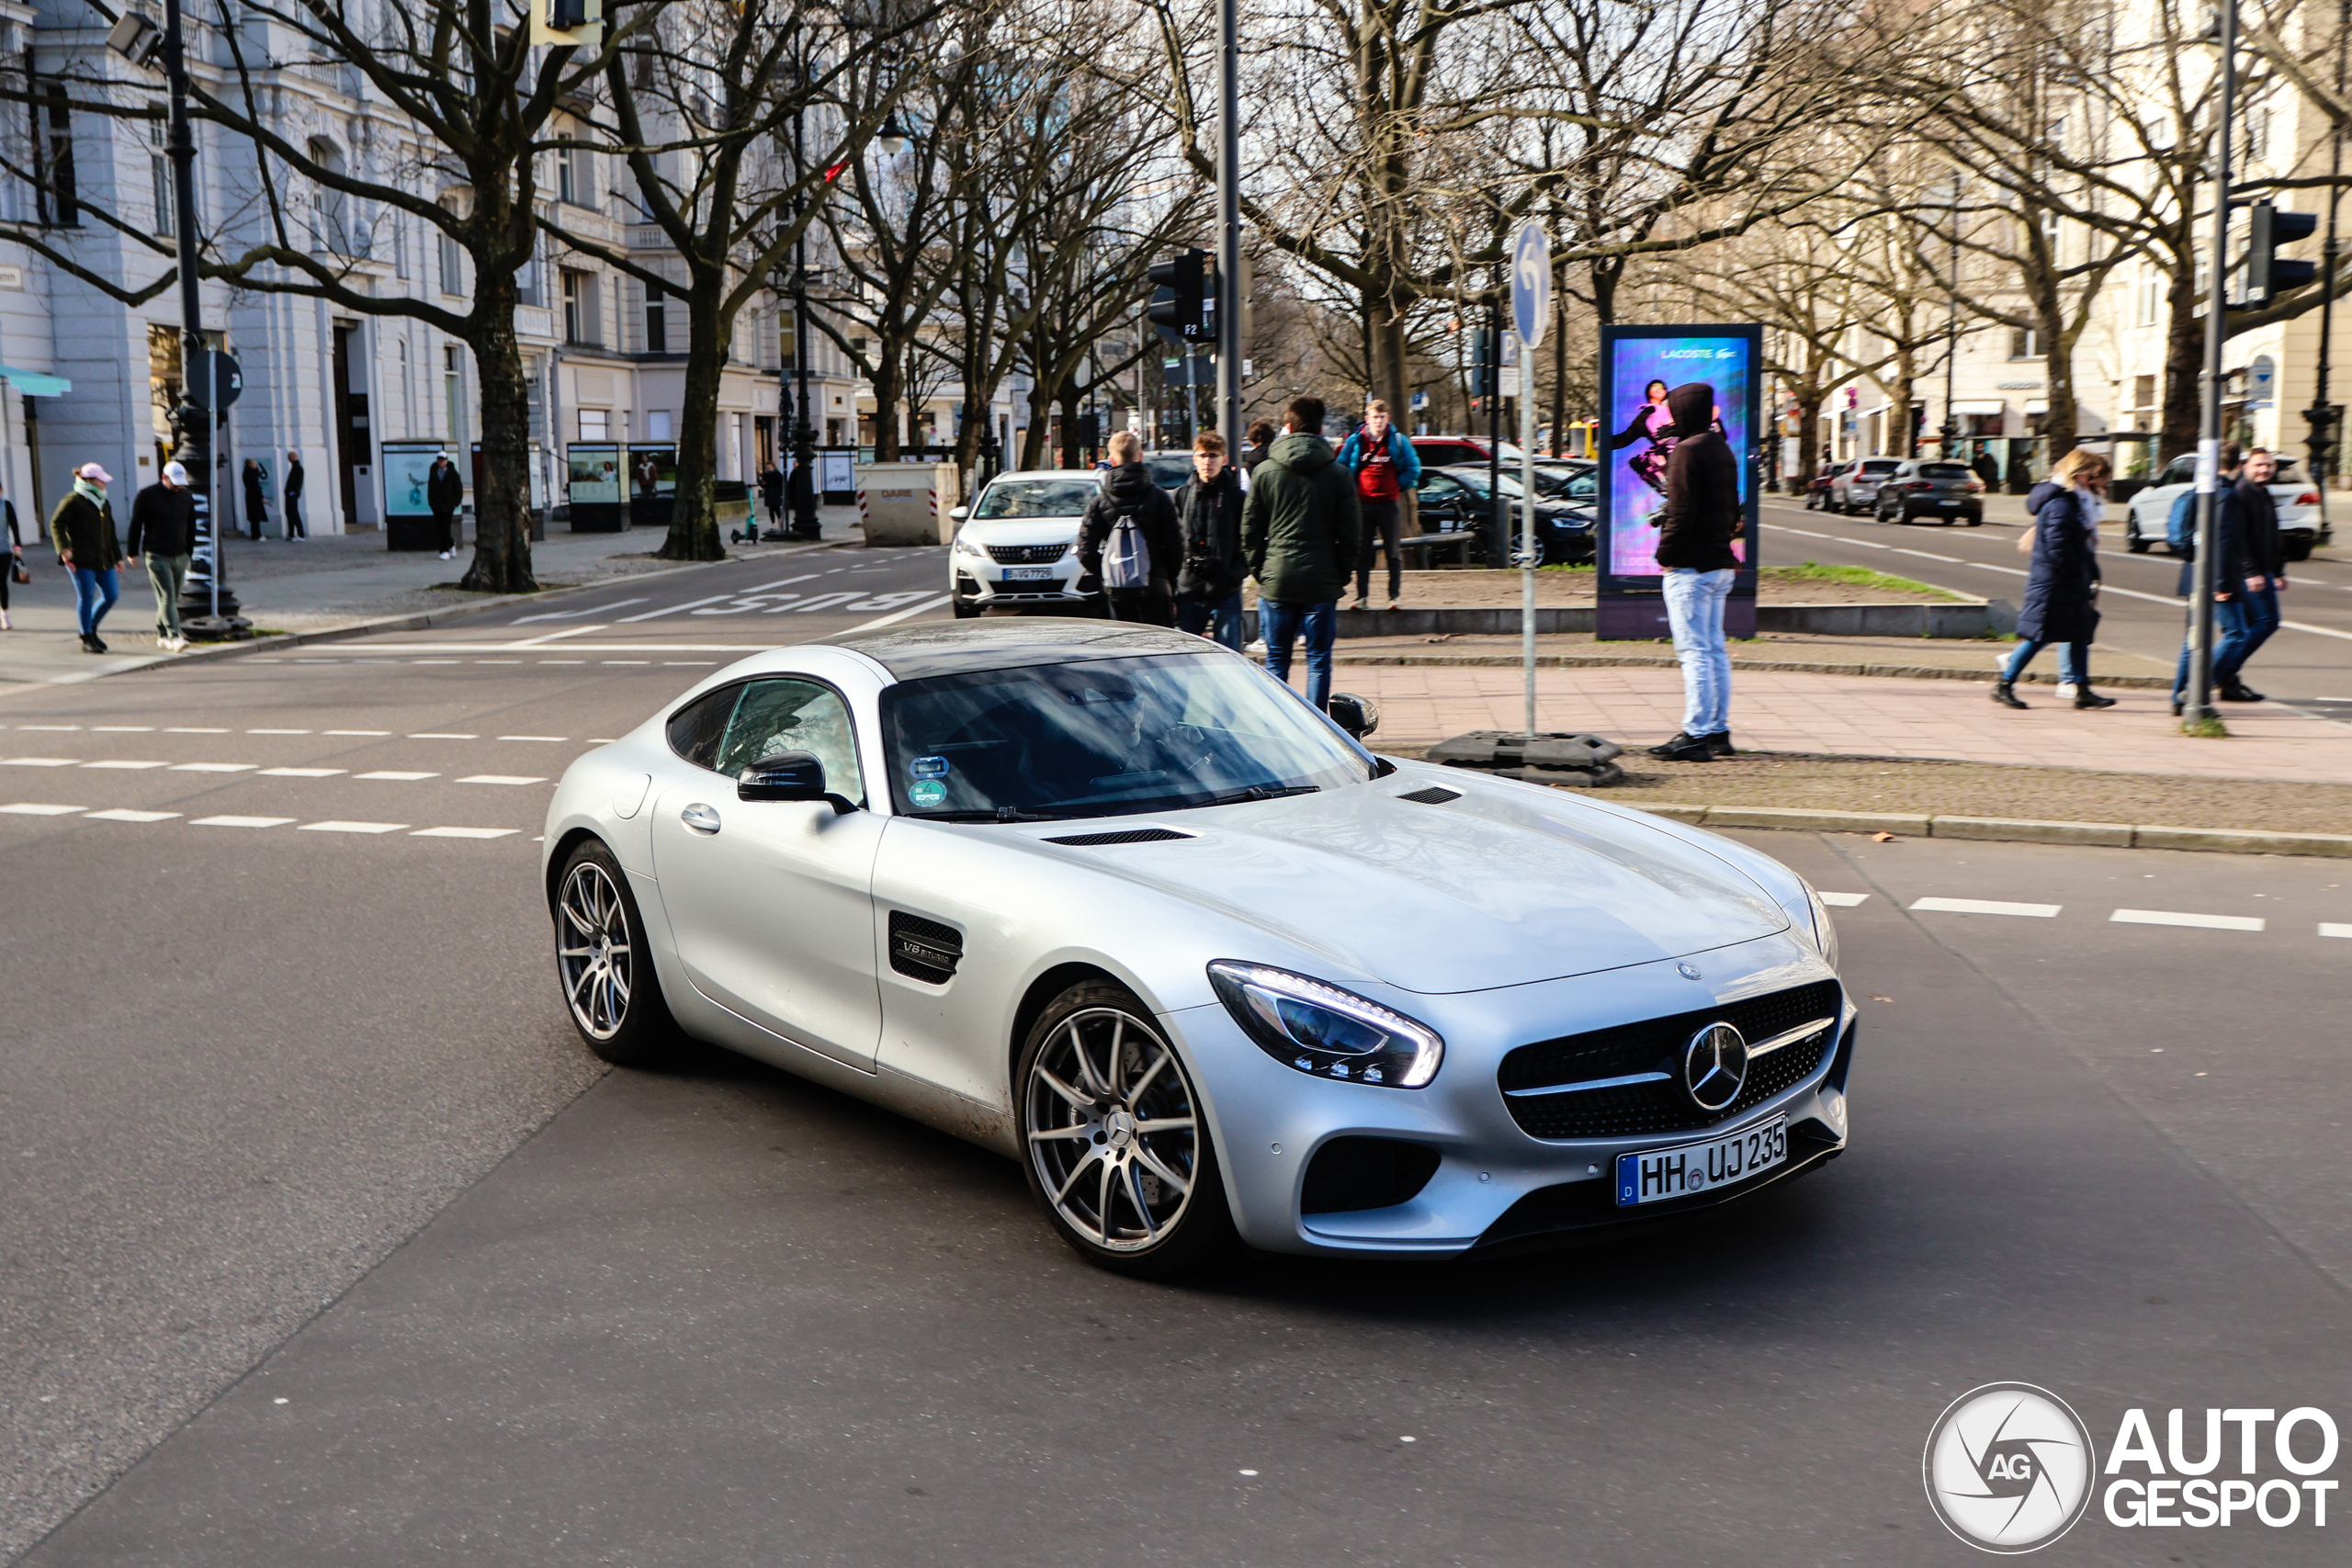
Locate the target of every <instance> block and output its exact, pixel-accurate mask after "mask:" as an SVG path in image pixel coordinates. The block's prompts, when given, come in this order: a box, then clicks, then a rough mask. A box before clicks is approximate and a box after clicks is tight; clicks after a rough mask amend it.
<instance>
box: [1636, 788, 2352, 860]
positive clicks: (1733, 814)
mask: <svg viewBox="0 0 2352 1568" xmlns="http://www.w3.org/2000/svg"><path fill="white" fill-rule="evenodd" d="M1620 804H1622V805H1625V806H1630V807H1633V809H1634V810H1636V811H1647V812H1649V813H1651V814H1652V815H1654V816H1658V817H1670V818H1673V819H1674V820H1676V821H1677V822H1690V823H1693V824H1698V825H1702V826H1705V827H1709V828H1771V829H1782V830H1794V831H1798V832H1809V833H1894V834H1896V835H1897V836H1900V837H1907V838H1914V839H1976V840H1995V841H1998V842H2004V843H2018V844H2101V845H2105V846H2108V847H2109V848H2112V849H2130V850H2204V851H2211V852H2220V853H2222V854H2238V855H2324V856H2329V857H2333V858H2336V859H2352V835H2346V834H2337V833H2265V832H2259V831H2249V830H2245V829H2235V828H2165V827H2143V826H2135V825H2133V824H2131V823H2127V822H2039V821H2034V820H2032V819H2031V818H2007V817H1936V816H1911V815H1907V814H1902V813H1886V812H1871V811H1808V810H1799V809H1786V808H1782V807H1770V806H1686V805H1680V804H1676V803H1671V802H1666V801H1660V802H1658V803H1657V804H1656V805H1644V804H1637V803H1635V802H1633V801H1624V802H1621V803H1620Z"/></svg>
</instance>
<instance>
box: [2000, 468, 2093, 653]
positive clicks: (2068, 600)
mask: <svg viewBox="0 0 2352 1568" xmlns="http://www.w3.org/2000/svg"><path fill="white" fill-rule="evenodd" d="M2026 505H2027V506H2029V507H2030V508H2031V509H2032V511H2033V561H2032V564H2031V566H2030V569H2029V570H2027V572H2026V579H2025V601H2024V603H2023V604H2021V605H2020V606H2019V608H2018V636H2019V637H2023V638H2025V639H2026V640H2027V641H2029V642H2088V641H2089V640H2090V639H2091V638H2092V637H2094V636H2095V635H2097V633H2098V597H2097V596H2098V581H2099V574H2098V546H2097V545H2096V544H2095V543H2094V542H2093V536H2092V534H2091V532H2090V530H2091V529H2093V528H2096V527H2097V526H2098V517H2097V516H2096V515H2089V516H2086V513H2085V509H2084V507H2083V504H2082V498H2081V497H2080V496H2079V495H2077V494H2076V493H2075V491H2073V490H2071V489H2069V488H2067V487H2065V486H2064V485H2055V484H2052V483H2051V482H2050V481H2049V480H2048V479H2044V480H2042V481H2041V483H2040V484H2038V485H2036V486H2034V487H2033V493H2032V494H2031V495H2030V496H2028V497H2026Z"/></svg>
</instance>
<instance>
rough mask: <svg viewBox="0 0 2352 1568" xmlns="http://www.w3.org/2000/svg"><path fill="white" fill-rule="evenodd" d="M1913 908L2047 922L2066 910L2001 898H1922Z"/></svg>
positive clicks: (2059, 907)
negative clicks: (2018, 902)
mask: <svg viewBox="0 0 2352 1568" xmlns="http://www.w3.org/2000/svg"><path fill="white" fill-rule="evenodd" d="M1911 908H1914V909H1917V910H1921V911H1924V912H1926V913H1928V914H1933V915H2023V916H2026V917H2028V918H2030V919H2038V920H2046V919H2051V918H2052V917H2053V916H2055V915H2056V914H2057V913H2058V911H2059V910H2060V909H2061V908H2064V906H2063V905H2058V904H2013V903H2010V902H2008V901H2007V900H2006V899H2000V898H1921V899H1918V900H1917V901H1915V902H1914V903H1913V904H1912V905H1911Z"/></svg>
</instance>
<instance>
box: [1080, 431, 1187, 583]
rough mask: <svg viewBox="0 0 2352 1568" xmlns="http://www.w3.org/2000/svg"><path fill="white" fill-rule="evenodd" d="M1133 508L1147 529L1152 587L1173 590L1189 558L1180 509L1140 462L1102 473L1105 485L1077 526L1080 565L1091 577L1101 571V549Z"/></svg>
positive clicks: (1138, 523)
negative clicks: (1179, 520) (1178, 516)
mask: <svg viewBox="0 0 2352 1568" xmlns="http://www.w3.org/2000/svg"><path fill="white" fill-rule="evenodd" d="M1125 512H1132V513H1135V519H1136V524H1137V525H1140V526H1141V527H1142V529H1143V542H1144V547H1145V548H1146V549H1148V550H1149V551H1150V552H1151V585H1152V586H1153V587H1154V588H1157V589H1159V591H1160V592H1163V593H1172V592H1175V586H1176V570H1177V568H1178V566H1179V565H1181V564H1182V561H1183V559H1184V538H1183V536H1182V534H1181V533H1179V532H1178V531H1177V527H1176V508H1175V505H1174V504H1173V503H1172V502H1170V501H1169V499H1168V492H1167V491H1164V490H1162V489H1160V488H1159V483H1158V482H1157V481H1156V480H1154V479H1152V477H1151V470H1150V469H1149V468H1145V467H1144V466H1143V465H1142V464H1141V463H1122V464H1120V465H1119V466H1118V467H1117V468H1111V469H1107V470H1105V471H1104V473H1103V488H1102V489H1101V490H1099V491H1095V492H1094V499H1093V500H1091V501H1090V502H1087V503H1086V517H1085V520H1084V521H1083V522H1081V523H1080V524H1079V525H1078V564H1079V569H1080V570H1082V571H1084V572H1085V573H1086V574H1087V575H1088V576H1089V577H1092V578H1096V579H1100V578H1101V577H1102V575H1103V546H1104V545H1106V544H1108V543H1109V542H1110V539H1111V527H1112V525H1114V524H1115V523H1116V522H1118V520H1119V516H1120V513H1125Z"/></svg>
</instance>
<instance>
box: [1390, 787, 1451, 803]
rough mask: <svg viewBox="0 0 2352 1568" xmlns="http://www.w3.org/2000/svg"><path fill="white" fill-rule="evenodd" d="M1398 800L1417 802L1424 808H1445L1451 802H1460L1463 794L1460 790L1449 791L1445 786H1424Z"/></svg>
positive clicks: (1400, 796) (1398, 797) (1399, 796)
mask: <svg viewBox="0 0 2352 1568" xmlns="http://www.w3.org/2000/svg"><path fill="white" fill-rule="evenodd" d="M1461 798H1462V792H1461V791H1460V790H1458V789H1448V788H1446V787H1445V786H1444V785H1443V784H1424V785H1423V786H1422V787H1420V788H1419V789H1416V790H1408V791H1407V792H1406V793H1405V794H1403V795H1398V796H1397V799H1399V800H1417V801H1419V802H1420V803H1421V804H1422V805H1423V806H1443V805H1444V804H1445V803H1446V802H1447V801H1449V800H1460V799H1461Z"/></svg>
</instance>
